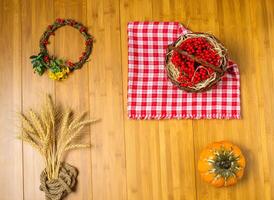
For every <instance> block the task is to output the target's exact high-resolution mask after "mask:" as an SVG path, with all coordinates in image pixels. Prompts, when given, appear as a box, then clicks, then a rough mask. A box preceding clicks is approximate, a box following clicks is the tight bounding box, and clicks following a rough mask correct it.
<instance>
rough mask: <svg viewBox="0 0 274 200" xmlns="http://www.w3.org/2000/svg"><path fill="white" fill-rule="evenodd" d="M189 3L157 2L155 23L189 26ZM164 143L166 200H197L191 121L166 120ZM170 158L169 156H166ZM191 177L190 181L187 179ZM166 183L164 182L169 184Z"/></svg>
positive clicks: (164, 193) (155, 0)
mask: <svg viewBox="0 0 274 200" xmlns="http://www.w3.org/2000/svg"><path fill="white" fill-rule="evenodd" d="M186 4H187V1H178V2H176V3H174V1H171V0H168V1H161V2H159V1H157V0H153V19H155V20H159V21H179V22H181V23H183V24H184V23H185V22H186V21H185V19H186V16H185V13H186ZM159 127H160V133H159V134H160V138H162V139H160V140H162V141H163V142H164V143H163V144H161V143H160V146H161V148H163V149H164V150H165V151H166V152H165V153H163V155H161V154H160V155H161V157H163V158H164V157H166V160H164V161H165V163H161V164H163V165H164V166H165V168H166V174H165V173H163V174H164V175H165V177H164V178H165V179H166V183H165V184H164V185H166V188H163V187H162V189H164V190H163V191H162V194H163V199H196V183H195V181H196V180H195V167H194V166H195V164H194V149H193V140H194V139H193V126H192V121H191V120H183V121H182V120H166V121H165V120H163V121H161V122H159ZM165 154H166V155H165ZM186 175H187V178H186ZM165 179H164V180H165Z"/></svg>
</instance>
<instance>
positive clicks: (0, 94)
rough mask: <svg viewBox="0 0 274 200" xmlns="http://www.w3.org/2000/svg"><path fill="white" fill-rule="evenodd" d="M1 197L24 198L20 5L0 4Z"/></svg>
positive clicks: (15, 2) (12, 3)
mask: <svg viewBox="0 0 274 200" xmlns="http://www.w3.org/2000/svg"><path fill="white" fill-rule="evenodd" d="M0 24H1V30H0V35H1V37H0V48H1V49H2V51H1V59H0V105H1V107H0V113H1V115H0V152H1V154H0V165H1V171H0V177H1V179H0V185H1V189H0V194H1V196H0V198H1V199H2V200H10V199H18V200H20V199H23V171H22V169H23V162H22V142H21V141H19V140H16V135H17V134H19V133H20V129H19V128H18V127H19V126H20V123H18V121H19V120H18V115H16V113H18V112H20V111H21V4H20V1H17V0H14V1H8V0H4V1H1V2H0Z"/></svg>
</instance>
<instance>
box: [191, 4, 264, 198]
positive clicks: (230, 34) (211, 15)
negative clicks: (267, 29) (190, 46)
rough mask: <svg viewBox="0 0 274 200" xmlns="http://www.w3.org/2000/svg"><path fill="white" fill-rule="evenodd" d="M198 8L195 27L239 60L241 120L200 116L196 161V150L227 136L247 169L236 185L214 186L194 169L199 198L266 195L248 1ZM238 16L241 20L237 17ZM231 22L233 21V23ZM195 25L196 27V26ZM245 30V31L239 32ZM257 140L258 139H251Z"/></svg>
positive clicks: (195, 126)
mask: <svg viewBox="0 0 274 200" xmlns="http://www.w3.org/2000/svg"><path fill="white" fill-rule="evenodd" d="M197 6H198V8H200V9H199V14H200V17H201V18H202V19H203V20H205V23H200V24H201V25H199V27H197V28H199V30H198V31H210V32H212V33H214V34H215V35H216V36H217V37H219V38H220V39H221V40H222V41H223V42H224V44H225V45H226V47H227V48H228V49H229V50H230V53H231V57H232V58H233V59H235V61H236V62H237V63H238V64H239V67H240V72H241V100H242V115H243V118H242V120H229V121H227V120H199V121H195V122H194V134H195V142H194V144H195V154H196V162H197V160H198V156H199V153H200V151H201V149H202V148H204V147H205V146H206V145H207V144H208V143H210V142H213V141H219V140H230V141H232V142H234V143H235V144H237V145H239V146H240V147H241V148H242V150H243V152H244V154H245V156H246V158H247V170H246V174H245V176H244V178H243V180H242V181H241V182H239V184H238V185H237V186H234V187H229V188H222V189H216V188H213V187H211V186H209V185H207V184H205V183H204V182H202V181H201V179H200V177H199V175H198V173H197V194H198V196H197V197H198V199H200V198H204V199H260V198H263V199H268V198H267V197H266V196H265V195H264V188H265V183H264V180H263V176H262V175H263V165H262V164H263V163H264V160H263V159H264V158H263V157H264V156H261V155H262V154H263V155H264V154H265V152H264V151H262V146H261V145H262V144H263V141H262V136H261V135H260V133H261V132H262V128H263V127H262V126H260V125H258V121H260V120H262V119H260V118H261V116H260V115H257V117H254V113H262V112H261V109H260V108H259V105H258V101H257V100H256V99H254V97H258V96H260V94H259V92H258V90H251V88H256V87H257V86H256V85H257V84H258V80H256V79H257V78H256V77H257V75H256V73H255V71H256V68H257V66H256V64H254V43H253V41H254V40H253V31H252V28H251V27H250V26H247V24H252V21H253V20H251V18H250V10H249V7H250V6H251V3H249V1H240V2H239V1H208V2H207V5H203V6H200V7H199V5H196V4H194V5H193V9H197ZM195 17H196V16H195ZM239 19H241V20H239ZM232 22H233V23H232ZM197 28H196V27H195V30H197ZM242 33H244V34H242ZM254 141H257V142H258V143H257V142H254Z"/></svg>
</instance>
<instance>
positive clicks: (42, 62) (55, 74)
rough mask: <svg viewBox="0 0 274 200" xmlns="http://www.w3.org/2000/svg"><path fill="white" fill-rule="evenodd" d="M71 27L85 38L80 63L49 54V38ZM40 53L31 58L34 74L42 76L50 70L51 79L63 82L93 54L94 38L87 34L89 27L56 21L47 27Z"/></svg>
mask: <svg viewBox="0 0 274 200" xmlns="http://www.w3.org/2000/svg"><path fill="white" fill-rule="evenodd" d="M66 25H68V26H71V27H73V28H76V29H78V30H79V32H80V33H81V34H82V35H83V36H84V38H85V45H86V48H85V51H84V52H83V53H82V55H81V56H80V57H79V61H78V62H71V61H70V60H63V59H59V58H56V57H55V56H51V55H49V53H48V49H47V45H48V44H49V37H50V36H51V35H55V33H54V32H55V31H56V30H57V29H58V28H61V27H62V26H66ZM39 46H40V53H39V54H38V55H33V56H31V57H30V59H31V63H32V65H33V69H34V72H36V73H38V74H39V75H40V76H41V75H43V74H44V72H45V71H46V70H49V77H50V78H51V79H54V80H63V79H65V78H67V76H68V74H69V73H70V72H72V71H74V70H75V69H80V68H81V67H82V66H83V65H84V64H85V62H87V61H88V58H89V56H90V54H91V51H92V47H93V37H92V36H91V35H90V34H89V33H88V32H87V27H85V26H84V25H82V24H81V23H79V22H77V21H75V20H73V19H60V18H58V19H56V20H55V22H54V23H53V24H51V25H49V26H48V27H47V30H46V31H45V32H44V33H43V35H42V37H41V39H40V42H39Z"/></svg>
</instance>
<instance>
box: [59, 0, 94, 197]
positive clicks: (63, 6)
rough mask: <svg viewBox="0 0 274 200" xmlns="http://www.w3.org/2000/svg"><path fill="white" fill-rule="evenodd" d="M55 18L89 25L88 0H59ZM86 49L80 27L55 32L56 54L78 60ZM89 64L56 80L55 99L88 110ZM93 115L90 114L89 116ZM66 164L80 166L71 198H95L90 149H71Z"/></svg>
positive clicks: (86, 133) (75, 108)
mask: <svg viewBox="0 0 274 200" xmlns="http://www.w3.org/2000/svg"><path fill="white" fill-rule="evenodd" d="M54 7H55V8H58V9H54V16H55V18H72V19H75V20H77V21H79V22H81V23H83V24H84V25H86V22H87V21H86V17H87V13H86V9H87V7H86V1H85V0H77V1H76V0H73V1H71V0H56V1H54ZM84 48H85V41H84V39H83V37H82V36H81V34H80V33H79V31H78V30H76V29H73V28H71V27H63V28H62V29H59V30H58V31H57V32H56V35H55V55H56V56H57V57H60V58H61V57H62V58H68V59H70V60H71V61H73V62H76V61H77V60H78V58H79V56H80V55H81V54H82V52H83V51H84ZM88 68H89V66H88V65H87V64H85V65H83V68H82V69H80V70H76V71H74V72H73V73H72V74H70V75H69V77H68V78H67V79H66V80H64V81H61V82H58V81H57V82H56V83H55V86H56V91H55V92H56V102H58V103H62V105H65V106H69V107H71V108H72V109H73V110H75V111H76V112H78V113H80V112H83V111H89V82H88V80H89V77H88ZM88 117H90V118H91V116H88ZM83 131H84V133H85V135H84V138H83V141H84V142H85V143H90V128H89V127H87V128H86V129H85V130H83ZM65 160H66V162H67V163H69V164H71V165H73V166H75V167H76V168H77V169H78V172H79V174H78V177H77V189H76V192H73V193H71V194H70V195H69V199H77V200H79V199H83V200H86V199H92V182H91V150H90V149H79V150H73V151H70V152H68V154H67V156H66V157H65Z"/></svg>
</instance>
